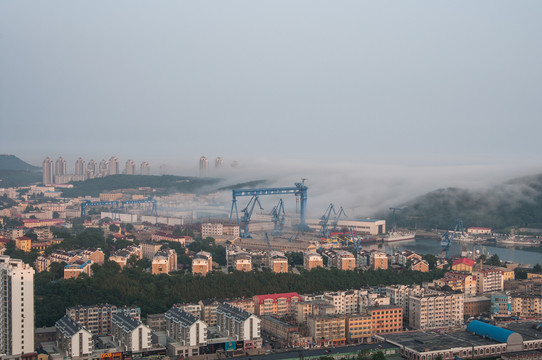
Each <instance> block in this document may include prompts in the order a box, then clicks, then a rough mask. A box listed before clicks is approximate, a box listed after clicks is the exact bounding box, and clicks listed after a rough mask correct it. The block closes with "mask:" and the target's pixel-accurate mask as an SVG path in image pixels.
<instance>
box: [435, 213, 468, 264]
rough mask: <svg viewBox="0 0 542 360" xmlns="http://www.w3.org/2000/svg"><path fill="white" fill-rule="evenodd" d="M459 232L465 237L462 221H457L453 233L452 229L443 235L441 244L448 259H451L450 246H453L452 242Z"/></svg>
mask: <svg viewBox="0 0 542 360" xmlns="http://www.w3.org/2000/svg"><path fill="white" fill-rule="evenodd" d="M458 230H459V231H460V232H461V235H463V234H464V233H463V221H462V220H461V219H456V224H455V227H454V230H453V231H452V228H451V227H450V229H448V230H446V231H445V232H443V233H442V235H441V239H442V240H441V242H440V246H441V247H442V251H443V252H444V253H445V254H446V259H448V258H449V257H450V246H452V242H453V241H454V238H455V234H456V233H457V232H458Z"/></svg>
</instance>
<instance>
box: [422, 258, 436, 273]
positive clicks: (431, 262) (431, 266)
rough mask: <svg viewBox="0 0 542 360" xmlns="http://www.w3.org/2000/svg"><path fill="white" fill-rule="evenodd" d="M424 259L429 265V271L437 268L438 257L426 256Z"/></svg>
mask: <svg viewBox="0 0 542 360" xmlns="http://www.w3.org/2000/svg"><path fill="white" fill-rule="evenodd" d="M422 259H423V260H425V261H427V262H428V263H429V270H433V269H434V268H435V265H436V263H437V257H436V256H435V255H433V254H425V255H424V256H423V257H422Z"/></svg>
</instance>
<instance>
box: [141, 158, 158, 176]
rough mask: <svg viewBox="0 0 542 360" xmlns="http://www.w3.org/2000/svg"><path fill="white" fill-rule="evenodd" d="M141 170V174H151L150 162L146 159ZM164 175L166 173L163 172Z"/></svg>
mask: <svg viewBox="0 0 542 360" xmlns="http://www.w3.org/2000/svg"><path fill="white" fill-rule="evenodd" d="M139 170H140V173H141V175H149V174H150V172H151V170H150V166H149V163H148V162H146V161H143V162H142V163H141V166H140V167H139ZM160 170H161V169H160ZM162 175H164V174H162Z"/></svg>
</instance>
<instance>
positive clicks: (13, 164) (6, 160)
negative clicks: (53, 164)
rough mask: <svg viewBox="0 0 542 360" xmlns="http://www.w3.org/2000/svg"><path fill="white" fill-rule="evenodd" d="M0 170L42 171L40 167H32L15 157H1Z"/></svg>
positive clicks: (5, 155)
mask: <svg viewBox="0 0 542 360" xmlns="http://www.w3.org/2000/svg"><path fill="white" fill-rule="evenodd" d="M0 170H22V171H41V168H40V167H38V166H34V165H30V164H29V163H27V162H24V161H23V160H21V159H19V158H18V157H17V156H15V155H7V154H1V155H0Z"/></svg>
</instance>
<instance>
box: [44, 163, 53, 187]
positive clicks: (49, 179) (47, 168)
mask: <svg viewBox="0 0 542 360" xmlns="http://www.w3.org/2000/svg"><path fill="white" fill-rule="evenodd" d="M52 183H53V160H51V159H50V158H49V157H46V158H45V160H43V185H47V184H52Z"/></svg>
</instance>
